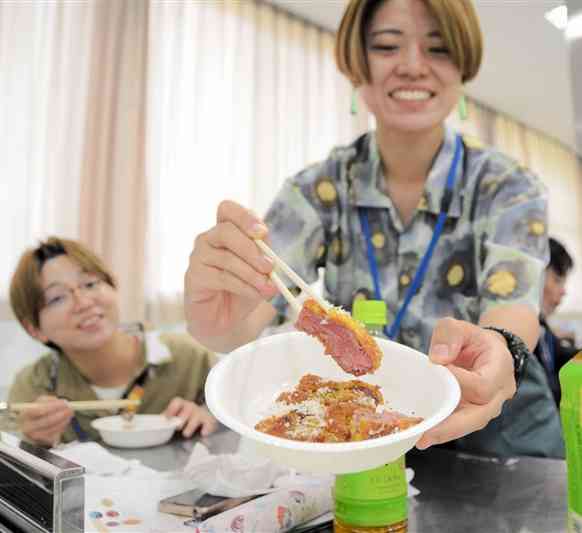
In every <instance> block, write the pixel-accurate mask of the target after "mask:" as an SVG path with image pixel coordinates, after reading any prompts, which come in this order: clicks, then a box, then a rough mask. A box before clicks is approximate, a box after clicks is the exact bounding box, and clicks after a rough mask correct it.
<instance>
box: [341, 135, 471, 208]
mask: <svg viewBox="0 0 582 533" xmlns="http://www.w3.org/2000/svg"><path fill="white" fill-rule="evenodd" d="M456 135H457V134H456V132H455V131H454V130H453V129H452V128H449V127H448V126H445V136H444V141H443V144H442V145H441V147H440V149H439V152H438V154H437V156H436V158H435V161H434V163H433V165H432V167H431V169H430V172H429V174H428V179H427V180H426V184H425V187H424V194H423V198H422V199H421V201H420V204H419V206H418V209H419V210H421V211H430V212H431V213H434V214H436V215H438V214H439V213H440V207H441V201H442V197H443V194H444V191H445V187H446V182H447V177H448V174H449V169H450V167H451V164H452V162H453V158H454V153H455V146H456ZM363 142H364V145H363V146H362V147H361V151H360V153H361V156H360V157H357V158H356V160H355V161H354V162H353V163H352V165H351V167H350V178H351V181H352V202H353V203H354V205H356V206H357V207H381V208H382V207H383V208H388V209H394V207H393V205H392V202H391V201H390V199H389V198H388V197H387V196H386V195H385V194H384V193H383V192H382V189H381V187H380V184H381V181H382V179H383V178H384V175H383V172H382V165H381V159H380V152H379V150H378V144H377V139H376V133H375V132H371V133H370V134H369V135H367V136H366V137H365V138H364V141H363ZM462 175H463V160H462V158H461V160H460V161H459V164H458V166H457V171H456V179H455V185H454V189H453V200H452V202H451V206H450V208H449V211H448V216H450V217H459V216H461V195H462V189H463V187H462V183H461V181H462V179H461V178H462Z"/></svg>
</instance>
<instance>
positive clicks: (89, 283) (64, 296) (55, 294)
mask: <svg viewBox="0 0 582 533" xmlns="http://www.w3.org/2000/svg"><path fill="white" fill-rule="evenodd" d="M104 283H105V281H104V280H103V279H101V278H100V277H99V276H97V275H90V276H87V277H85V278H84V279H83V280H82V281H81V282H80V283H79V284H78V285H77V286H76V287H72V288H71V287H66V286H62V285H58V286H55V287H49V288H48V289H47V291H46V293H45V303H44V306H45V308H47V309H59V308H66V307H69V306H72V305H73V303H74V293H75V292H78V296H80V295H83V296H91V295H94V294H97V293H98V292H99V291H100V290H101V288H102V286H103V284H104Z"/></svg>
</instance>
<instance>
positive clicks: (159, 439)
mask: <svg viewBox="0 0 582 533" xmlns="http://www.w3.org/2000/svg"><path fill="white" fill-rule="evenodd" d="M181 422H182V421H181V420H180V419H179V418H178V417H173V418H167V417H165V416H163V415H135V416H134V417H133V419H132V421H131V422H127V421H126V420H124V419H123V418H122V417H121V416H106V417H104V418H97V419H96V420H93V422H91V425H92V426H93V427H94V428H95V429H96V430H97V431H99V434H100V435H101V438H102V439H103V441H104V442H105V443H106V444H109V445H110V446H116V447H118V448H148V447H150V446H159V445H160V444H164V443H166V442H168V441H169V440H170V439H171V438H172V435H173V434H174V431H176V429H177V428H178V427H179V426H180V423H181Z"/></svg>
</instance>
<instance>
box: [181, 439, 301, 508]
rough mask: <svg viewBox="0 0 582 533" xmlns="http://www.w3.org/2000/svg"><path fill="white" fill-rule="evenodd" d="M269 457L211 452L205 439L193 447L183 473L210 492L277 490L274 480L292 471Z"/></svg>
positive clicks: (244, 493)
mask: <svg viewBox="0 0 582 533" xmlns="http://www.w3.org/2000/svg"><path fill="white" fill-rule="evenodd" d="M290 473H291V472H290V471H289V469H287V468H282V467H280V466H277V465H276V464H274V463H273V462H271V461H269V460H268V459H264V458H260V457H253V456H249V455H243V454H240V453H235V454H222V455H211V454H210V452H209V451H208V448H206V446H204V445H203V444H202V443H199V442H198V443H196V444H195V445H194V448H192V454H191V455H190V459H189V460H188V463H187V464H186V467H185V468H184V475H185V476H186V477H187V478H188V479H190V480H191V481H192V485H193V486H195V487H197V488H199V489H202V490H203V491H204V492H207V493H208V494H213V495H215V496H226V497H229V498H237V497H240V496H252V495H254V494H265V493H267V492H272V491H274V490H276V487H275V481H276V480H277V479H278V478H282V479H286V478H287V477H288V476H289V475H290Z"/></svg>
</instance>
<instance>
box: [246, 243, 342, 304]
mask: <svg viewBox="0 0 582 533" xmlns="http://www.w3.org/2000/svg"><path fill="white" fill-rule="evenodd" d="M255 243H256V244H257V246H258V247H259V248H260V250H261V251H262V252H263V253H264V254H265V255H267V256H269V257H270V258H271V259H272V260H273V263H274V264H275V266H276V267H277V268H279V269H280V270H281V271H282V272H284V273H285V274H287V276H288V277H289V279H290V280H291V281H293V283H295V284H296V285H297V286H298V287H299V288H300V289H301V290H302V291H303V292H304V293H305V294H308V295H309V296H310V297H311V298H313V299H314V300H315V301H316V302H317V303H318V304H319V305H320V306H321V307H323V308H324V309H325V310H326V311H327V310H329V309H330V307H331V305H330V304H329V302H326V301H325V300H324V299H323V298H322V297H321V296H320V295H319V294H317V293H316V292H315V291H314V290H313V289H312V288H311V287H310V286H309V285H308V284H307V283H306V282H305V281H304V280H303V279H302V278H301V277H300V276H299V275H298V274H297V273H296V272H295V271H294V270H293V269H292V268H291V267H290V266H289V265H288V264H287V263H285V261H283V259H281V258H280V257H279V256H278V255H277V254H276V253H275V252H273V250H271V248H269V246H267V244H265V242H264V241H261V240H259V239H255ZM270 278H271V279H272V280H273V283H274V284H275V285H276V286H277V288H278V289H279V290H280V291H281V294H282V295H283V297H284V298H285V300H287V302H288V303H289V305H290V306H291V307H292V308H293V309H294V310H295V312H296V313H300V312H301V307H302V304H301V303H300V302H299V300H298V299H297V298H296V297H295V296H293V294H291V291H290V290H289V289H288V288H287V287H286V286H285V284H284V283H283V281H282V280H281V278H280V277H279V276H278V275H277V273H276V272H275V270H273V271H272V272H271V274H270Z"/></svg>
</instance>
